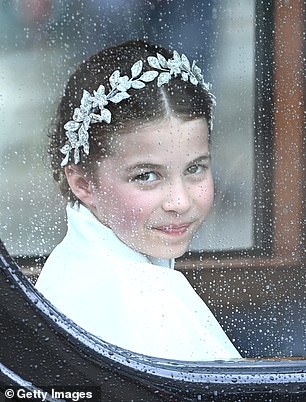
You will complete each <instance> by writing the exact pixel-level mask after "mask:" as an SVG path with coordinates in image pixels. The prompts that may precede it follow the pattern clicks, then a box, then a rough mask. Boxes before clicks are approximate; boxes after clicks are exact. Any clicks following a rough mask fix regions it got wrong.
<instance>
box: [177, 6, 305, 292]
mask: <svg viewBox="0 0 306 402" xmlns="http://www.w3.org/2000/svg"><path fill="white" fill-rule="evenodd" d="M304 15H305V10H304V7H303V1H302V0H298V1H296V2H294V1H293V0H289V1H286V2H285V1H281V0H278V1H269V2H262V1H257V2H256V18H257V21H256V55H255V59H256V84H255V94H256V96H255V98H256V104H255V116H254V117H255V130H254V131H255V135H254V144H255V151H256V152H255V154H256V155H255V175H256V177H255V211H256V216H255V222H254V242H255V245H254V247H252V248H250V249H245V250H233V251H220V252H219V251H218V252H213V251H208V252H202V253H198V252H193V253H191V254H190V255H189V256H187V257H186V256H184V257H183V258H181V259H180V260H179V261H178V262H177V268H178V269H180V270H182V271H184V272H187V274H188V276H189V277H190V279H191V281H192V277H195V276H193V275H192V272H194V271H198V270H201V269H206V268H212V267H213V268H224V267H227V266H230V267H231V268H241V267H252V268H256V267H257V268H276V267H297V266H302V265H303V264H304V260H305V250H304V249H303V242H304V241H305V224H304V223H303V216H305V206H303V200H304V198H305V188H303V187H304V185H303V183H305V179H306V177H305V168H304V158H305V142H304V139H303V124H304V123H303V122H304V120H303V105H304V98H305V95H304V88H305V81H304V78H303V60H302V55H303V46H304V44H303V31H304ZM266 38H271V41H267V40H266ZM263 61H264V62H263ZM293 83H295V87H294V91H290V88H291V86H292V84H293ZM271 84H272V85H271ZM288 138H289V139H290V146H289V147H288ZM284 172H286V174H284ZM299 184H300V185H299ZM293 195H294V196H293ZM260 233H262V235H260ZM199 257H200V258H199ZM193 282H194V281H193ZM194 285H196V284H195V283H194Z"/></svg>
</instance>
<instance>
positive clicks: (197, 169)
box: [187, 165, 208, 174]
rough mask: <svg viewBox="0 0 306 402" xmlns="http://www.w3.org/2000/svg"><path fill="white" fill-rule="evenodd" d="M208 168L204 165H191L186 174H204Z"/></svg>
mask: <svg viewBox="0 0 306 402" xmlns="http://www.w3.org/2000/svg"><path fill="white" fill-rule="evenodd" d="M207 168H208V166H206V165H191V166H189V168H188V169H187V173H188V174H200V173H204V172H205V171H206V170H207Z"/></svg>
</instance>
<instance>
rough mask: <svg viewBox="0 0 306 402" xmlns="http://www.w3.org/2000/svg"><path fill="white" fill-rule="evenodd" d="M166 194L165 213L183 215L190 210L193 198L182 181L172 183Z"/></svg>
mask: <svg viewBox="0 0 306 402" xmlns="http://www.w3.org/2000/svg"><path fill="white" fill-rule="evenodd" d="M165 192H166V194H165V198H164V201H163V209H164V211H167V212H171V211H172V212H176V213H178V214H183V213H185V212H187V211H188V210H189V209H190V207H191V196H190V192H189V190H188V188H187V187H186V186H185V185H184V183H182V182H181V181H178V182H176V183H171V184H169V187H168V188H167V190H166V191H165Z"/></svg>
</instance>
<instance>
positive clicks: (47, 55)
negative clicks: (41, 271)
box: [0, 0, 264, 256]
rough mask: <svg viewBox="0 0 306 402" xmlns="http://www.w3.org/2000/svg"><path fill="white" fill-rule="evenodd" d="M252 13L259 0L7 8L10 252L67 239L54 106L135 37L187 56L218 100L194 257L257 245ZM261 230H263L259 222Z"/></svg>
mask: <svg viewBox="0 0 306 402" xmlns="http://www.w3.org/2000/svg"><path fill="white" fill-rule="evenodd" d="M123 3H124V4H123ZM123 10H124V11H123ZM255 12H256V5H255V1H253V0H249V1H245V2H243V3H241V2H238V1H234V2H230V1H226V2H224V1H220V0H214V1H211V2H198V1H181V2H175V1H167V2H161V1H138V0H130V1H128V2H121V1H116V2H112V1H106V2H103V5H102V4H101V2H97V1H90V2H83V1H79V0H78V1H73V2H72V1H66V2H64V3H63V2H61V1H54V2H50V1H47V0H40V1H30V0H27V1H24V2H15V1H8V2H3V4H2V5H1V6H0V18H1V27H0V30H1V37H2V38H3V40H2V41H1V44H0V51H1V61H0V63H1V67H0V68H1V110H2V116H3V117H2V129H1V133H2V134H1V139H0V141H1V149H0V153H1V161H2V162H1V168H0V181H1V182H0V185H1V205H2V208H1V210H0V220H1V237H2V239H3V240H4V241H5V243H6V245H7V247H8V249H9V251H10V252H11V253H12V254H13V255H29V256H37V255H48V254H49V253H50V251H51V250H52V249H53V248H54V246H55V245H56V244H57V243H58V242H59V241H60V240H61V239H62V237H63V235H64V233H65V225H66V223H65V213H64V203H63V201H62V200H61V196H59V195H58V189H57V186H56V185H55V184H54V183H53V180H52V177H51V173H50V169H49V160H48V157H47V146H48V139H47V134H48V129H49V126H50V121H51V118H52V116H53V115H54V113H55V107H56V104H57V102H58V100H59V98H60V96H61V94H62V92H63V88H64V85H65V83H66V81H67V78H68V76H69V75H70V73H71V72H72V71H73V70H74V69H75V67H76V66H77V64H79V63H80V62H81V61H82V60H83V59H85V58H87V57H88V56H89V55H91V54H93V53H95V52H96V51H98V50H99V49H101V48H103V47H105V46H108V45H111V44H115V43H118V42H122V41H124V40H127V39H131V38H137V37H139V38H145V39H147V40H149V41H152V42H158V43H160V44H161V45H164V46H166V47H170V48H173V49H176V50H178V51H179V52H181V51H184V52H185V53H188V56H189V57H190V59H191V60H192V59H195V60H197V62H198V65H199V66H201V68H202V71H203V73H204V76H205V80H206V81H208V82H210V83H211V84H212V87H213V92H214V93H215V95H216V98H217V108H216V117H215V121H214V130H213V134H212V138H211V153H212V166H213V173H214V182H215V198H214V205H213V208H212V210H211V213H210V215H209V218H208V219H207V221H206V222H205V224H204V226H203V228H202V229H201V230H200V231H199V234H198V236H197V238H196V239H195V240H194V241H193V243H192V247H191V248H192V250H193V251H199V250H233V249H246V248H252V247H253V246H254V244H255V242H256V239H255V237H254V226H255V224H258V220H257V221H256V222H255V219H257V218H256V217H254V213H256V210H257V209H258V202H257V201H256V189H255V182H256V171H255V156H254V153H255V139H254V126H255V125H256V118H257V117H256V110H255V91H256V86H255V45H256V16H255ZM261 207H264V205H261ZM257 229H258V230H257V233H258V231H262V226H261V224H259V227H257Z"/></svg>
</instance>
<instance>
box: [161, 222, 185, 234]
mask: <svg viewBox="0 0 306 402" xmlns="http://www.w3.org/2000/svg"><path fill="white" fill-rule="evenodd" d="M190 225H191V223H184V224H182V225H164V226H159V227H155V228H154V229H155V230H158V231H160V232H162V233H165V234H167V235H171V236H179V235H182V234H184V233H186V232H187V230H188V228H189V227H190Z"/></svg>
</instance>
